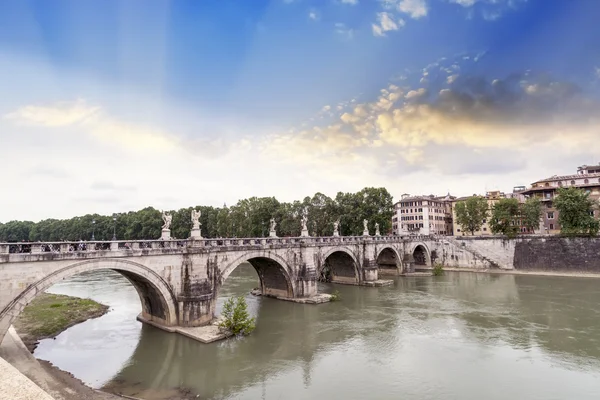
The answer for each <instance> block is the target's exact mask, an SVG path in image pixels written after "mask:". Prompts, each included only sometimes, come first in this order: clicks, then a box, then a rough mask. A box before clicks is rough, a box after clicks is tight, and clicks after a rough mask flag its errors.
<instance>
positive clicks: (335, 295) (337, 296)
mask: <svg viewBox="0 0 600 400" xmlns="http://www.w3.org/2000/svg"><path fill="white" fill-rule="evenodd" d="M341 299H342V296H341V295H340V291H339V290H335V291H334V292H333V293H331V300H330V301H340V300H341Z"/></svg>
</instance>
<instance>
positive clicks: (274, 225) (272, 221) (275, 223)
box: [269, 218, 277, 232]
mask: <svg viewBox="0 0 600 400" xmlns="http://www.w3.org/2000/svg"><path fill="white" fill-rule="evenodd" d="M276 226H277V222H275V218H271V227H270V228H269V230H270V231H271V232H274V231H275V227H276Z"/></svg>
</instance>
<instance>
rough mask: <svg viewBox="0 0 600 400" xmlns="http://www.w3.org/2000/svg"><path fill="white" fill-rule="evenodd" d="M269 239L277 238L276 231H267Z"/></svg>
mask: <svg viewBox="0 0 600 400" xmlns="http://www.w3.org/2000/svg"><path fill="white" fill-rule="evenodd" d="M269 237H277V232H276V231H269Z"/></svg>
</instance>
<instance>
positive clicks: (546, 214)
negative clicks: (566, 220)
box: [519, 164, 600, 234]
mask: <svg viewBox="0 0 600 400" xmlns="http://www.w3.org/2000/svg"><path fill="white" fill-rule="evenodd" d="M560 187H576V188H580V189H583V190H585V191H586V192H588V193H590V198H591V199H594V200H598V199H600V164H598V165H593V166H592V165H582V166H581V167H578V168H577V173H576V174H574V175H562V176H557V175H554V176H551V177H550V178H546V179H541V180H539V181H536V182H533V183H532V184H531V187H530V188H529V189H525V190H523V191H520V192H519V194H521V195H524V196H526V197H531V196H535V197H537V198H539V199H540V200H541V202H542V204H543V209H542V211H543V212H542V220H543V227H544V232H542V233H549V234H556V233H560V224H559V223H558V210H556V208H554V204H553V200H554V198H555V197H556V194H557V193H556V192H557V191H558V188H560ZM592 212H593V213H594V217H596V218H600V211H599V210H594V211H592Z"/></svg>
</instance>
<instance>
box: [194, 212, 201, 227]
mask: <svg viewBox="0 0 600 400" xmlns="http://www.w3.org/2000/svg"><path fill="white" fill-rule="evenodd" d="M201 215H202V211H200V210H198V211H196V210H192V229H200V216H201Z"/></svg>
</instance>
